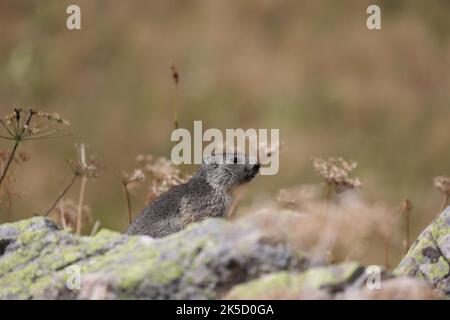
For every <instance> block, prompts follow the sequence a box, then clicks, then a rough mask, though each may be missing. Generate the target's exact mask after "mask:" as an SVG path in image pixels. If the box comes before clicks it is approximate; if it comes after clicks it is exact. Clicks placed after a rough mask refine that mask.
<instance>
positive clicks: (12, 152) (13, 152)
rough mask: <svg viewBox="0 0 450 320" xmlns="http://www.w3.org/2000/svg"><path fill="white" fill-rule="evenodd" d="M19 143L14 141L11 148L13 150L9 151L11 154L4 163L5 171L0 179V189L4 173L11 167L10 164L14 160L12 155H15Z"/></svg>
mask: <svg viewBox="0 0 450 320" xmlns="http://www.w3.org/2000/svg"><path fill="white" fill-rule="evenodd" d="M19 143H20V141H18V140H16V142H15V144H14V147H13V149H12V151H11V154H10V155H9V159H8V162H7V163H6V166H5V169H4V170H3V172H2V176H1V177H0V188H1V186H2V182H3V180H4V179H5V177H6V173H7V172H8V169H9V167H10V166H11V163H12V161H13V159H14V155H15V154H16V151H17V148H18V147H19Z"/></svg>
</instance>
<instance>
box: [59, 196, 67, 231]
mask: <svg viewBox="0 0 450 320" xmlns="http://www.w3.org/2000/svg"><path fill="white" fill-rule="evenodd" d="M59 212H60V216H61V225H62V227H63V228H64V229H65V228H67V222H66V215H65V212H64V201H62V202H61V210H59Z"/></svg>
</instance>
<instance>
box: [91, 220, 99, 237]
mask: <svg viewBox="0 0 450 320" xmlns="http://www.w3.org/2000/svg"><path fill="white" fill-rule="evenodd" d="M99 228H100V221H98V220H97V221H95V224H94V226H93V227H92V231H91V237H93V236H95V235H96V233H97V232H98V229H99Z"/></svg>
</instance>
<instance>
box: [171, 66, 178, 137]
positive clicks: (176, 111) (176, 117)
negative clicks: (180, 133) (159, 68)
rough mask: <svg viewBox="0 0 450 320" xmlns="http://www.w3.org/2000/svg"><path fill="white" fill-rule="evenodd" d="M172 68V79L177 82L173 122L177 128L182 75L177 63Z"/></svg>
mask: <svg viewBox="0 0 450 320" xmlns="http://www.w3.org/2000/svg"><path fill="white" fill-rule="evenodd" d="M170 69H171V71H172V79H173V81H174V83H175V93H174V99H173V100H174V101H173V124H174V127H175V130H176V129H178V86H179V83H180V75H179V73H178V71H177V68H176V67H175V65H172V66H171V68H170Z"/></svg>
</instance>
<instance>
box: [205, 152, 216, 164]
mask: <svg viewBox="0 0 450 320" xmlns="http://www.w3.org/2000/svg"><path fill="white" fill-rule="evenodd" d="M203 161H204V163H205V164H207V165H216V164H217V161H216V157H213V156H212V155H209V154H208V155H206V156H205V158H204V159H203Z"/></svg>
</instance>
